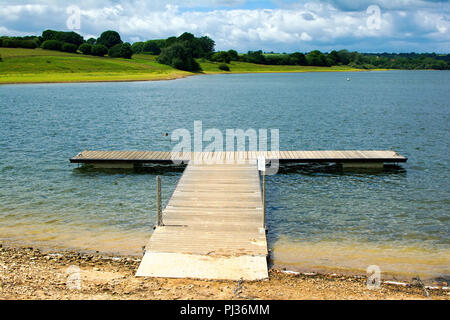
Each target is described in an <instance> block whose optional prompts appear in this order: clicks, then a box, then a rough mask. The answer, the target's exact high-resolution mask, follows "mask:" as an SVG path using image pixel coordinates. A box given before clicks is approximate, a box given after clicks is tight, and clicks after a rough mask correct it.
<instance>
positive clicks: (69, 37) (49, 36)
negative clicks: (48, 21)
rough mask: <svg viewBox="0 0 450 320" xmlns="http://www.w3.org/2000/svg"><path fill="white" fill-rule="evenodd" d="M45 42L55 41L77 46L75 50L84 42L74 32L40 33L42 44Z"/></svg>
mask: <svg viewBox="0 0 450 320" xmlns="http://www.w3.org/2000/svg"><path fill="white" fill-rule="evenodd" d="M47 40H57V41H60V42H67V43H72V44H74V45H76V46H77V48H78V47H79V46H80V45H81V44H82V43H83V42H84V39H83V37H82V36H81V35H79V34H78V33H76V32H73V31H70V32H64V31H55V30H45V31H44V32H42V42H44V41H47Z"/></svg>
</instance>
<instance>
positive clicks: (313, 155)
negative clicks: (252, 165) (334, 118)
mask: <svg viewBox="0 0 450 320" xmlns="http://www.w3.org/2000/svg"><path fill="white" fill-rule="evenodd" d="M260 156H264V157H265V158H266V159H268V160H273V159H278V160H280V161H294V162H406V161H407V158H405V157H403V156H401V155H399V154H398V153H397V152H395V151H393V150H322V151H279V152H275V151H270V152H266V151H249V152H245V151H238V152H195V153H194V152H185V153H173V154H172V153H171V152H167V151H88V150H85V151H83V152H80V153H79V154H78V155H76V156H75V157H73V158H71V159H70V162H72V163H92V162H103V161H116V162H133V163H151V162H168V161H172V160H173V159H177V160H182V161H190V160H197V161H205V160H206V161H208V162H211V163H215V162H216V163H217V162H220V161H222V162H226V161H230V160H231V161H232V162H234V161H236V160H242V161H249V160H257V159H258V157H260Z"/></svg>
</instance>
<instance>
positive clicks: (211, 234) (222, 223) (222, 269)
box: [70, 150, 407, 280]
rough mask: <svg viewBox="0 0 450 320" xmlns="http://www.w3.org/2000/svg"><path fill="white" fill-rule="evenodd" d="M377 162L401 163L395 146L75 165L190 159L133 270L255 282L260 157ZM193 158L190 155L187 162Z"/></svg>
mask: <svg viewBox="0 0 450 320" xmlns="http://www.w3.org/2000/svg"><path fill="white" fill-rule="evenodd" d="M259 157H264V158H265V159H266V160H279V161H280V162H303V163H305V162H314V163H315V162H335V163H339V164H342V165H343V166H344V167H345V166H350V167H380V166H383V164H384V163H397V162H406V161H407V159H406V158H405V157H403V156H401V155H399V154H397V153H396V152H395V151H392V150H389V151H278V152H273V151H268V152H258V151H241V152H215V153H214V152H199V153H194V152H192V153H171V152H156V151H88V150H86V151H83V152H80V153H79V154H78V155H76V156H75V157H73V158H71V159H70V161H71V162H72V163H84V164H92V165H94V166H95V167H99V168H133V167H139V166H142V165H143V164H146V163H171V162H172V161H174V160H175V161H184V162H188V165H187V167H186V168H185V171H184V173H183V175H182V177H181V179H180V181H179V182H178V185H177V186H176V189H175V191H174V193H173V195H172V197H171V198H170V200H169V202H168V204H167V206H166V208H165V209H164V210H163V211H162V217H161V218H162V221H161V223H160V225H158V226H156V227H155V230H154V232H153V234H152V236H151V238H150V240H149V242H148V244H147V246H146V252H145V255H144V257H143V259H142V262H141V264H140V266H139V268H138V271H137V273H136V275H137V276H148V277H169V278H200V279H228V280H240V279H243V280H259V279H266V278H267V277H268V271H267V255H268V250H267V240H266V229H265V217H264V209H263V207H264V204H263V200H262V192H261V183H260V176H259V171H258V166H257V159H258V158H259ZM192 160H194V161H192Z"/></svg>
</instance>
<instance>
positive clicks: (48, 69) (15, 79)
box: [0, 48, 191, 83]
mask: <svg viewBox="0 0 450 320" xmlns="http://www.w3.org/2000/svg"><path fill="white" fill-rule="evenodd" d="M0 55H1V56H2V58H3V61H2V62H0V83H33V82H81V81H132V80H160V79H176V78H180V77H183V76H186V75H189V74H191V73H189V72H184V71H180V70H176V69H173V68H171V67H169V66H165V65H162V64H159V63H156V62H155V61H154V60H155V58H154V57H151V56H143V58H141V57H140V56H139V55H137V56H134V57H133V59H119V58H108V57H94V56H85V55H81V54H71V53H64V52H59V51H49V50H42V49H34V50H32V49H13V48H0Z"/></svg>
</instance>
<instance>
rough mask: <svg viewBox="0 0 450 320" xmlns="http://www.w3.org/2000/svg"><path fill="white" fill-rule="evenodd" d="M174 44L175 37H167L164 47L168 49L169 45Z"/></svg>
mask: <svg viewBox="0 0 450 320" xmlns="http://www.w3.org/2000/svg"><path fill="white" fill-rule="evenodd" d="M175 42H177V37H169V38H167V39H166V41H165V43H164V47H165V48H167V47H170V46H171V45H173V44H174V43H175Z"/></svg>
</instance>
